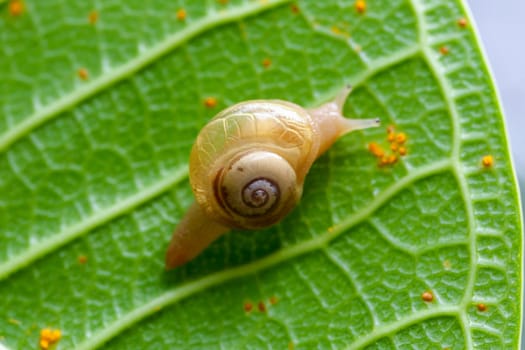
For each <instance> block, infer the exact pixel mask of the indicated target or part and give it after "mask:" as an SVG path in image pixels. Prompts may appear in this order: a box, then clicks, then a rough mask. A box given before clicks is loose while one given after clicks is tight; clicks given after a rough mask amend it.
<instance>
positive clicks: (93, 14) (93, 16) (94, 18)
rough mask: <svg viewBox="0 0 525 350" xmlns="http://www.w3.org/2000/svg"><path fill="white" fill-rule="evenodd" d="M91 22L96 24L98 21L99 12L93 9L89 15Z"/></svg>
mask: <svg viewBox="0 0 525 350" xmlns="http://www.w3.org/2000/svg"><path fill="white" fill-rule="evenodd" d="M88 21H89V24H95V23H97V22H98V12H97V11H91V12H90V13H89V16H88Z"/></svg>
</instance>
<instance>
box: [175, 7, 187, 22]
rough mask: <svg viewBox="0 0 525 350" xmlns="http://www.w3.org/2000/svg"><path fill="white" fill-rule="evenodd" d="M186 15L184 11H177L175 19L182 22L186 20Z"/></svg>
mask: <svg viewBox="0 0 525 350" xmlns="http://www.w3.org/2000/svg"><path fill="white" fill-rule="evenodd" d="M186 16H187V13H186V10H185V9H179V10H178V11H177V19H178V20H179V21H184V20H185V19H186Z"/></svg>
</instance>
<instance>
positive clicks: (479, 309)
mask: <svg viewBox="0 0 525 350" xmlns="http://www.w3.org/2000/svg"><path fill="white" fill-rule="evenodd" d="M477 308H478V311H479V312H485V311H487V305H485V304H483V303H479V304H478V305H477Z"/></svg>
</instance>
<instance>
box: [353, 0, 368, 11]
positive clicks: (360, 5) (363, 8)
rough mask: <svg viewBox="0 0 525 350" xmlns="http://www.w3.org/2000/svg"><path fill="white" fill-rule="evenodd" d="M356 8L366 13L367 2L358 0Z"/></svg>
mask: <svg viewBox="0 0 525 350" xmlns="http://www.w3.org/2000/svg"><path fill="white" fill-rule="evenodd" d="M355 10H356V11H357V12H358V13H364V12H365V11H366V2H365V1H364V0H357V1H356V2H355Z"/></svg>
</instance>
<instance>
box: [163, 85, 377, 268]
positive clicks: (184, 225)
mask: <svg viewBox="0 0 525 350" xmlns="http://www.w3.org/2000/svg"><path fill="white" fill-rule="evenodd" d="M350 90H351V88H350V87H349V86H347V87H345V89H343V90H342V91H341V92H340V93H339V94H338V96H337V97H336V98H335V99H334V100H332V101H329V102H327V103H325V104H323V105H321V106H320V107H318V108H314V109H304V108H303V107H301V106H299V105H296V104H294V103H291V102H287V101H281V100H252V101H246V102H241V103H238V104H236V105H234V106H232V107H230V108H227V109H225V110H224V111H222V112H220V113H219V114H218V115H217V116H215V117H214V118H213V119H212V120H211V121H210V122H209V123H208V124H207V125H205V126H204V128H203V129H202V130H201V132H200V133H199V135H198V137H197V139H196V141H195V144H194V145H193V148H192V151H191V156H190V183H191V186H192V190H193V193H194V195H195V199H196V203H194V204H193V205H192V206H191V207H190V209H189V210H188V212H187V213H186V215H185V216H184V218H183V219H182V220H181V222H180V223H179V226H178V227H177V229H176V230H175V232H174V233H173V237H172V239H171V242H170V245H169V248H168V252H167V255H166V267H167V268H168V269H171V268H174V267H177V266H180V265H182V264H184V263H186V262H187V261H189V260H191V259H193V258H194V257H195V256H196V255H198V254H199V253H200V252H201V251H202V250H203V249H204V248H206V247H207V246H208V245H209V244H210V243H211V242H213V241H214V240H215V239H217V238H218V237H219V236H221V235H222V234H224V233H226V232H228V231H229V230H230V229H231V228H239V229H259V228H264V227H268V226H271V225H274V224H276V223H277V222H279V221H280V220H281V219H282V218H283V217H285V216H286V215H287V214H288V213H289V212H290V211H291V210H292V209H293V208H294V207H295V205H296V204H297V202H298V201H299V200H300V198H301V195H302V190H303V183H304V179H305V177H306V174H307V173H308V171H309V170H310V167H311V166H312V164H313V162H314V161H315V159H317V158H318V157H319V156H320V155H321V154H323V153H324V152H325V151H326V150H327V149H328V148H330V147H331V146H332V144H333V143H334V142H335V141H336V140H337V139H338V138H339V137H340V136H342V135H344V134H346V133H348V132H350V131H353V130H358V129H364V128H368V127H374V126H378V125H379V120H378V119H347V118H344V117H343V115H342V111H343V106H344V102H345V101H346V97H347V96H348V94H349V93H350Z"/></svg>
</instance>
